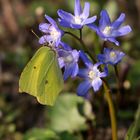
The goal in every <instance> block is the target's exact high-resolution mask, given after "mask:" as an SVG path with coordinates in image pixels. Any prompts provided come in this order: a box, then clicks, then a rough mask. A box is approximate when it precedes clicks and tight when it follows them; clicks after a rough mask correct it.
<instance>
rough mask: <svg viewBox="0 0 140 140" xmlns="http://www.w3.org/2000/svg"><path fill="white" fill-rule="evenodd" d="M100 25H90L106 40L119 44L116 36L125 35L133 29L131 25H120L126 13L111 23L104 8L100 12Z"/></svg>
mask: <svg viewBox="0 0 140 140" xmlns="http://www.w3.org/2000/svg"><path fill="white" fill-rule="evenodd" d="M100 16H101V18H100V20H99V27H97V26H96V25H93V24H90V25H88V26H89V27H90V28H91V29H93V30H95V31H96V32H97V34H98V35H99V36H100V37H101V38H102V39H103V40H105V41H107V40H108V41H110V42H113V43H115V44H116V45H117V46H119V42H118V41H117V40H116V37H119V36H124V35H126V34H128V33H129V32H131V31H132V29H131V27H130V26H129V25H126V26H123V27H120V26H121V24H122V23H123V22H124V19H125V14H124V13H122V14H121V15H120V16H119V17H118V19H116V20H115V21H114V22H112V23H111V21H110V18H109V15H108V13H107V11H106V10H102V11H101V13H100Z"/></svg>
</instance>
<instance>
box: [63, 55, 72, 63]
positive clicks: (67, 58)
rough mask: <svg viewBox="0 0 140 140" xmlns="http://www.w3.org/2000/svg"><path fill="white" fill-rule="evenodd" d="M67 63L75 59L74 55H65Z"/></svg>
mask: <svg viewBox="0 0 140 140" xmlns="http://www.w3.org/2000/svg"><path fill="white" fill-rule="evenodd" d="M64 61H65V63H70V62H72V61H73V56H72V55H68V56H67V57H65V59H64Z"/></svg>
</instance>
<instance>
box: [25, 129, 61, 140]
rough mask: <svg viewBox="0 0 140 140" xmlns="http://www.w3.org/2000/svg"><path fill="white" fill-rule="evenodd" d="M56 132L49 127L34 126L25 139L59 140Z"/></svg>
mask: <svg viewBox="0 0 140 140" xmlns="http://www.w3.org/2000/svg"><path fill="white" fill-rule="evenodd" d="M57 139H58V136H57V135H56V134H55V132H53V131H51V130H47V129H40V128H34V129H32V130H30V131H28V132H27V133H26V134H25V135H24V138H23V140H57Z"/></svg>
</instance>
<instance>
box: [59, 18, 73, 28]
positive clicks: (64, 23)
mask: <svg viewBox="0 0 140 140" xmlns="http://www.w3.org/2000/svg"><path fill="white" fill-rule="evenodd" d="M58 21H59V23H60V25H61V26H63V27H68V28H70V27H71V26H70V23H69V22H68V21H65V20H63V19H60V18H59V19H58Z"/></svg>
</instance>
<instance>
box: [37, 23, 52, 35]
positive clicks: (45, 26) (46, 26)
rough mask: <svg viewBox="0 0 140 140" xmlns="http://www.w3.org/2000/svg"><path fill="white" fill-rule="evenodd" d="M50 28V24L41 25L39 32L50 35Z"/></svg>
mask: <svg viewBox="0 0 140 140" xmlns="http://www.w3.org/2000/svg"><path fill="white" fill-rule="evenodd" d="M50 26H51V24H48V23H40V24H39V30H40V31H42V32H43V33H48V32H49V27H50Z"/></svg>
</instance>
